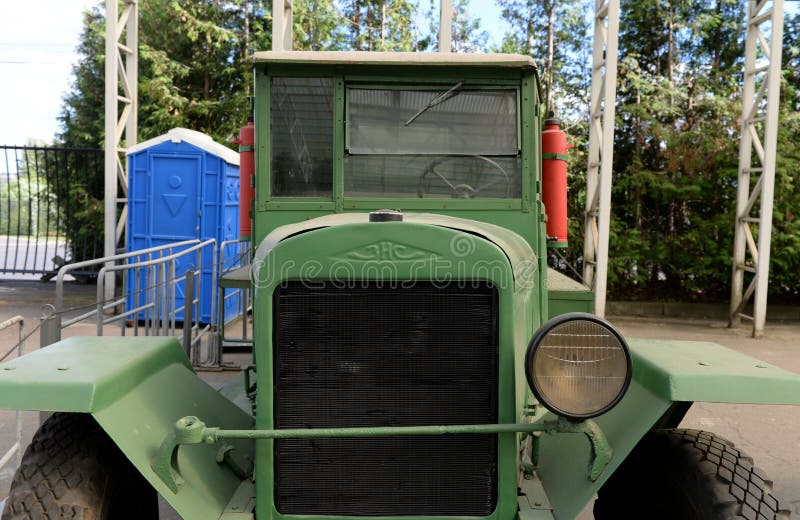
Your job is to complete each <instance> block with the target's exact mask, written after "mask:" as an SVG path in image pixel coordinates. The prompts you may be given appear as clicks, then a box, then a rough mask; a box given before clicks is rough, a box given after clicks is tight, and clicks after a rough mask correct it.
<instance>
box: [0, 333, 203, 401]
mask: <svg viewBox="0 0 800 520" xmlns="http://www.w3.org/2000/svg"><path fill="white" fill-rule="evenodd" d="M172 364H175V365H180V366H184V367H189V366H190V365H189V360H188V359H187V358H186V355H185V354H184V353H183V351H182V350H181V348H180V344H179V343H178V341H177V340H176V339H174V338H153V337H149V338H144V337H139V338H113V337H87V338H69V339H65V340H63V341H60V342H58V343H56V344H54V345H51V346H49V347H47V348H46V349H41V350H36V351H33V352H31V353H29V354H27V355H25V356H22V357H21V358H18V359H14V360H12V361H9V362H7V363H4V364H2V365H0V408H11V409H17V410H42V411H61V412H92V411H95V410H99V409H101V408H103V407H105V406H108V405H109V404H110V403H112V402H114V401H115V400H116V399H118V398H119V397H121V396H123V395H125V394H126V393H128V392H130V391H131V390H133V389H134V388H136V387H137V386H138V385H139V384H140V383H141V382H142V381H143V380H145V379H147V378H148V377H150V376H152V375H153V374H154V373H156V372H158V371H159V370H161V369H162V368H163V367H165V366H168V365H172ZM184 415H185V414H184Z"/></svg>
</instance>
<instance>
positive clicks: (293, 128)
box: [0, 52, 800, 520]
mask: <svg viewBox="0 0 800 520" xmlns="http://www.w3.org/2000/svg"><path fill="white" fill-rule="evenodd" d="M254 61H255V72H256V75H255V83H256V86H255V127H256V143H255V148H256V176H255V188H256V196H255V200H254V206H253V220H254V226H253V237H252V239H253V243H254V244H256V245H257V249H256V252H255V254H254V258H253V262H252V273H251V275H252V283H253V287H254V293H255V298H254V309H253V320H254V338H255V339H254V352H253V355H254V360H255V362H254V366H253V367H251V368H248V369H247V370H246V371H245V372H244V373H243V378H242V379H241V380H237V382H236V384H233V385H230V386H228V387H225V388H224V389H223V390H222V391H216V390H215V389H213V388H212V387H210V386H209V385H208V384H206V383H205V382H203V381H202V380H201V379H200V378H199V377H198V376H197V375H196V374H195V373H194V372H193V370H192V368H191V366H190V363H189V361H188V359H187V357H186V356H185V354H184V353H183V351H182V349H181V347H180V346H179V344H178V342H177V341H176V340H173V339H168V338H154V337H149V338H110V337H102V338H72V339H68V340H65V341H62V342H60V343H58V344H56V345H53V346H50V347H48V348H46V349H42V350H40V351H37V352H34V353H31V354H28V355H26V356H24V357H22V358H19V359H15V360H12V361H10V362H7V363H5V364H3V365H1V366H0V406H2V407H5V408H11V409H24V410H46V411H52V412H56V413H55V414H53V415H52V416H51V417H50V419H48V420H47V421H46V422H45V423H44V424H43V425H42V426H41V428H40V429H39V431H38V433H37V434H36V436H35V438H34V440H33V443H32V444H31V446H30V447H29V448H28V450H27V452H26V454H25V456H24V460H23V463H22V466H21V468H20V470H19V471H18V473H17V475H16V476H15V478H14V482H13V485H12V489H11V493H10V496H9V498H8V500H7V503H6V506H5V510H4V512H3V516H2V518H3V519H44V518H49V519H53V518H83V519H119V518H156V517H157V515H158V513H157V501H156V498H157V495H156V493H158V494H160V495H161V496H162V497H163V498H164V499H165V500H166V501H167V502H169V504H171V505H172V507H173V508H174V509H175V510H176V511H177V512H178V513H179V514H180V515H181V516H182V517H183V518H186V519H221V520H253V519H258V520H345V519H350V518H359V519H362V520H363V519H391V520H399V519H411V518H425V519H431V520H447V519H453V520H456V519H457V520H468V519H469V520H477V519H487V520H512V519H519V520H535V519H553V518H557V519H570V518H574V517H576V516H577V515H578V514H579V513H580V512H581V511H582V510H583V509H584V508H585V507H586V505H587V504H588V503H589V502H590V501H591V500H592V499H593V498H594V497H595V495H597V496H598V499H597V500H596V502H595V506H594V512H595V517H596V518H599V519H624V518H636V519H641V518H674V519H734V518H747V519H756V518H758V519H774V518H788V517H789V512H788V511H785V510H783V509H782V508H781V507H780V506H779V504H778V502H777V501H776V500H775V498H774V497H773V495H772V494H771V493H770V487H771V483H770V482H769V480H768V479H767V478H766V476H764V475H763V473H761V472H760V471H759V470H757V469H754V466H753V463H752V460H751V459H750V458H748V457H747V456H746V455H744V454H743V453H742V452H740V451H739V450H737V449H736V448H735V447H734V446H733V444H731V443H730V442H728V441H726V440H724V439H721V438H719V437H716V436H715V435H713V434H711V433H707V432H700V431H692V430H680V429H675V428H676V427H677V426H678V425H679V423H680V422H681V419H682V417H683V416H684V414H685V413H686V411H687V410H688V409H689V407H690V406H691V404H692V403H693V402H695V401H711V402H736V403H784V404H795V405H797V404H800V377H798V376H796V375H794V374H791V373H788V372H785V371H783V370H781V369H779V368H776V367H774V366H770V365H767V364H766V363H762V362H760V361H757V360H755V359H753V358H749V357H746V356H744V355H741V354H738V353H736V352H732V351H730V350H727V349H725V348H722V347H720V346H717V345H714V344H709V343H688V342H678V341H642V340H635V339H626V338H623V337H622V335H620V333H619V332H618V331H617V330H616V329H615V328H614V327H613V326H612V325H611V324H609V323H608V322H606V321H604V320H602V319H600V318H597V317H595V316H593V315H591V314H588V313H585V312H568V311H581V310H586V306H587V302H588V301H589V299H588V298H587V297H586V294H585V293H586V291H585V290H584V289H582V287H581V286H580V285H578V287H577V288H575V287H573V286H570V285H569V284H566V286H565V285H564V284H563V283H562V282H563V280H561V281H559V280H558V277H557V276H556V275H553V274H551V275H550V276H548V267H547V261H546V258H547V249H546V248H547V239H548V237H547V235H546V232H545V220H546V212H545V210H546V208H544V207H543V204H542V202H541V201H542V197H541V194H542V183H541V164H542V151H541V132H542V124H543V119H544V116H543V113H542V112H543V108H542V104H541V96H540V92H539V87H538V78H537V70H536V67H535V65H534V62H533V61H532V60H531V58H530V57H527V56H518V55H456V54H407V53H392V54H387V53H337V52H328V53H309V52H282V53H274V52H264V53H257V54H256V55H255V58H254ZM386 208H388V209H386ZM559 283H561V285H560V286H559V287H558V288H555V287H552V286H554V285H557V284H559ZM548 284H550V286H551V289H557V291H555V290H554V292H553V294H551V293H550V292H549V289H548ZM555 292H558V295H559V296H558V301H557V302H554V300H553V299H552V298H551V297H550V296H553V295H554V294H555ZM573 293H574V295H575V297H574V298H570V294H573ZM556 303H557V307H558V313H559V315H558V316H556V317H554V318H552V319H549V318H550V311H549V308H550V306H553V307H555V306H556Z"/></svg>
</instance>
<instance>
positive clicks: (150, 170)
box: [127, 128, 239, 323]
mask: <svg viewBox="0 0 800 520" xmlns="http://www.w3.org/2000/svg"><path fill="white" fill-rule="evenodd" d="M238 162H239V155H238V154H237V153H236V152H234V151H233V150H230V149H229V148H227V147H225V146H223V145H221V144H219V143H216V142H214V141H213V140H212V139H211V138H210V137H209V136H207V135H205V134H202V133H200V132H195V131H192V130H186V129H183V128H176V129H173V130H170V132H168V133H167V134H165V135H163V136H160V137H156V138H154V139H150V140H149V141H145V142H143V143H139V144H137V145H136V146H134V147H131V149H130V150H129V151H128V172H129V173H128V183H129V190H128V192H129V203H128V207H129V213H128V238H127V246H128V247H127V249H128V251H135V250H141V249H145V248H150V247H156V246H160V245H166V244H170V243H175V242H181V241H185V240H192V239H198V240H207V239H209V238H214V239H216V241H217V247H219V245H220V244H221V243H222V242H223V241H224V240H229V239H230V238H231V237H235V236H236V235H235V234H233V233H235V232H236V231H238V218H237V221H236V222H235V223H233V225H230V223H228V224H229V225H227V226H221V225H220V223H221V222H223V221H225V220H229V217H228V215H226V214H225V213H227V212H225V211H224V206H225V200H224V199H225V192H226V190H225V189H224V186H226V183H228V182H230V180H229V179H228V178H227V177H229V176H231V175H234V176H236V178H238ZM234 202H235V203H236V205H237V207H236V215H237V217H238V200H237V201H234ZM229 227H232V228H233V232H232V233H231V236H228V235H229V234H228V233H227V232H226V230H227V228H229ZM178 251H179V249H176V250H175V251H174V252H178ZM200 254H202V258H199V256H200ZM216 256H217V255H214V254H213V251H212V250H211V248H204V249H203V250H202V253H199V254H188V255H186V256H184V257H181V258H179V259H178V260H177V261H176V263H175V276H176V278H180V277H182V276H184V275H185V273H186V271H188V270H190V269H196V268H197V267H198V263H201V264H202V265H201V267H202V272H201V273H200V277H199V279H198V278H196V279H195V291H197V292H196V293H195V295H196V296H195V297H198V296H199V297H200V309H199V313H200V320H201V321H203V322H205V323H210V322H211V321H212V320H213V318H212V316H211V313H212V309H213V308H214V307H215V304H216V302H215V301H214V300H215V298H214V297H213V293H214V289H215V287H216V285H217V282H218V280H216V279H214V277H213V272H214V269H213V266H214V263H215V262H217V261H218V259H217V258H215V257H216ZM217 276H219V273H217ZM144 278H145V277H144V276H140V279H144ZM131 279H132V277H131ZM143 283H144V282H141V281H140V287H139V288H134V287H132V285H134V284H133V282H129V284H128V285H129V288H128V291H127V292H128V294H127V298H128V303H127V307H128V310H132V309H134V308H136V307H137V306H140V305H142V303H143V301H144V298H142V293H143V292H144V291H145V289H146V288H145V287H144V285H143ZM174 296H175V302H174V306H175V308H182V307H183V306H184V304H185V282H183V281H181V282H179V283H176V284H174ZM170 297H171V296H170ZM228 300H229V301H226V309H225V318H226V320H230V319H232V318H233V317H235V316H236V314H237V310H238V308H239V300H238V295H237V296H236V297H234V298H229V299H228ZM228 307H230V309H229V308H228ZM143 318H144V314H143V313H141V314H140V315H139V319H143ZM175 319H176V321H182V320H183V312H182V311H181V312H178V313H177V315H176V318H175ZM195 319H196V317H195Z"/></svg>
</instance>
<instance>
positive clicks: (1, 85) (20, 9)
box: [0, 0, 798, 145]
mask: <svg viewBox="0 0 800 520" xmlns="http://www.w3.org/2000/svg"><path fill="white" fill-rule="evenodd" d="M96 3H98V0H26V1H24V2H22V1H17V0H0V145H4V144H5V145H23V144H28V143H29V142H31V141H41V142H45V143H50V142H52V140H53V138H54V136H55V135H56V133H58V121H57V119H56V118H57V116H58V112H59V108H60V106H61V99H62V97H63V95H64V93H65V92H67V90H68V89H69V88H70V81H71V77H70V73H71V70H72V65H73V64H74V63H75V62H76V61H77V59H78V55H77V54H76V53H75V49H76V47H77V45H78V39H79V36H80V33H81V24H82V13H83V11H84V10H85V9H87V8H89V7H90V6H92V5H94V4H96ZM496 5H497V4H496V3H495V0H471V2H470V9H469V10H470V14H471V15H473V16H477V17H478V18H480V19H481V22H482V26H483V28H484V29H485V30H486V31H487V32H488V33H489V35H490V40H489V45H493V44H499V41H500V38H501V37H502V34H504V33H505V29H506V26H505V24H504V23H503V22H502V21H501V20H500V12H499V9H497V7H496ZM786 7H787V11H788V12H793V11H795V10H796V9H797V8H798V7H797V4H796V3H795V5H792V2H788V3H787V4H786Z"/></svg>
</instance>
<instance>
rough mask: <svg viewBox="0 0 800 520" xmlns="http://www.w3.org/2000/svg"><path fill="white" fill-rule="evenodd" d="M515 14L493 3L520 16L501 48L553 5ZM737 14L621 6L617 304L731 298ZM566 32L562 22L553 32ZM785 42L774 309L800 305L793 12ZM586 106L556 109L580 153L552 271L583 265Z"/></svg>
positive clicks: (799, 45)
mask: <svg viewBox="0 0 800 520" xmlns="http://www.w3.org/2000/svg"><path fill="white" fill-rule="evenodd" d="M523 4H524V2H522V1H518V0H505V1H503V0H501V5H503V6H504V15H506V16H507V17H508V18H507V19H509V20H517V24H516V25H514V24H513V23H512V26H513V27H515V28H516V30H515V32H514V33H513V34H512V35H510V36H508V37H507V38H506V40H505V41H504V46H505V50H515V51H518V50H525V49H524V48H521V45H522V44H523V43H524V42H525V41H527V40H524V39H523V36H522V35H530V34H534V35H537V34H541V33H542V32H543V31H544V28H541V27H543V24H544V20H546V15H545V12H546V8H547V7H548V6H547V3H542V4H541V5H540V6H539V8H538V10H536V11H534V10H533V8H532V7H531V6H527V7H524V8H523V7H522V6H523ZM514 9H517V10H516V11H515V10H514ZM744 9H745V4H744V2H741V1H739V0H714V1H712V2H706V1H699V0H671V1H668V0H638V1H633V0H627V1H623V2H622V5H621V14H622V17H621V20H620V52H619V56H620V61H619V71H618V84H617V85H618V86H617V108H616V114H617V122H616V131H615V145H614V166H613V170H614V184H613V191H612V220H611V233H610V251H609V274H608V287H609V296H610V297H612V298H620V299H654V300H697V301H714V300H716V301H727V300H728V299H729V298H730V277H731V257H732V251H733V228H734V217H735V215H734V212H735V207H736V183H737V169H738V163H739V153H738V149H739V129H740V124H741V123H740V120H741V113H742V105H741V103H742V100H741V90H742V83H741V82H742V74H741V71H742V68H743V58H744V45H743V43H742V42H743V37H744V18H745V13H744ZM526 13H536V16H537V18H535V20H534V21H536V23H534V24H533V28H534V32H533V33H530V32H528V33H526V32H525V31H524V30H522V29H524V27H525V26H524V24H522V23H520V22H519V20H524V15H525V14H526ZM562 23H564V22H560V21H558V19H556V34H559V33H558V27H559V26H560V25H561V24H562ZM588 23H589V21H588V20H586V22H585V24H586V26H587V27H585V29H584V30H586V29H588ZM579 25H580V24H579ZM536 27H540V29H538V30H537V29H536ZM575 32H576V33H580V32H581V31H580V30H579V29H577V28H576V29H575ZM560 37H561V36H559V38H560ZM540 40H541V38H540ZM540 40H536V39H535V38H534V46H533V48H534V49H535V50H533V51H532V52H533V53H534V55H535V56H536V55H539V54H540V53H541V52H543V50H540V49H541V44H537V42H538V41H540ZM558 42H559V43H558V45H561V40H558ZM784 43H785V45H784V65H783V69H784V74H783V75H784V79H785V83H784V88H783V93H782V99H783V103H782V106H781V115H780V120H781V124H780V130H779V137H778V165H777V171H776V186H775V211H774V219H773V225H774V227H773V231H772V233H773V234H772V248H771V251H772V258H771V270H770V301H773V302H776V301H797V298H798V296H800V274H798V273H800V260H798V259H799V258H800V256H798V253H800V217H799V216H798V214H800V192H798V189H797V187H796V186H797V185H798V181H799V180H800V179H798V178H797V175H798V174H797V172H798V171H800V114H798V109H800V72H799V71H800V15H798V14H795V15H793V16H792V17H789V18H788V19H787V21H786V24H785V33H784ZM512 44H513V45H512ZM529 50H530V49H529ZM586 63H587V64H588V63H589V60H588V58H587V61H586ZM555 81H556V83H555V84H556V86H558V81H559V80H558V79H556V80H555ZM564 81H565V83H567V84H568V85H572V86H568V87H564V88H563V89H564V90H565V91H570V89H573V90H572V91H573V92H579V91H580V88H579V86H585V83H580V82H577V83H576V82H575V81H576V80H575V79H572V78H567V79H565V80H564ZM573 83H574V85H573ZM556 92H557V93H558V90H557V91H556ZM556 105H557V106H558V100H556ZM587 105H588V104H583V106H582V109H581V110H572V111H570V110H567V111H563V110H562V111H561V116H562V119H566V121H565V126H566V128H567V132H568V135H569V139H570V142H573V143H575V144H576V147H575V148H574V149H573V150H572V152H571V155H572V157H571V159H570V167H569V168H570V169H569V171H570V177H569V187H570V199H569V204H570V208H569V209H570V215H571V218H570V242H571V246H570V248H569V249H568V250H567V251H566V254H565V255H564V256H563V258H561V257H559V256H557V255H555V254H552V253H551V259H552V260H553V262H552V263H553V264H554V265H555V266H557V267H558V268H560V269H562V270H565V271H566V270H568V269H569V268H568V265H574V266H576V267H577V268H578V269H579V268H580V267H581V264H582V260H583V258H582V254H583V225H584V222H583V215H584V212H585V209H584V205H585V196H586V194H585V183H586V179H585V176H586V174H585V170H586V164H587V157H586V152H587V150H586V146H587V143H586V139H587V134H588V132H587V129H588V126H587V124H586V121H587V118H588V106H587Z"/></svg>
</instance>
